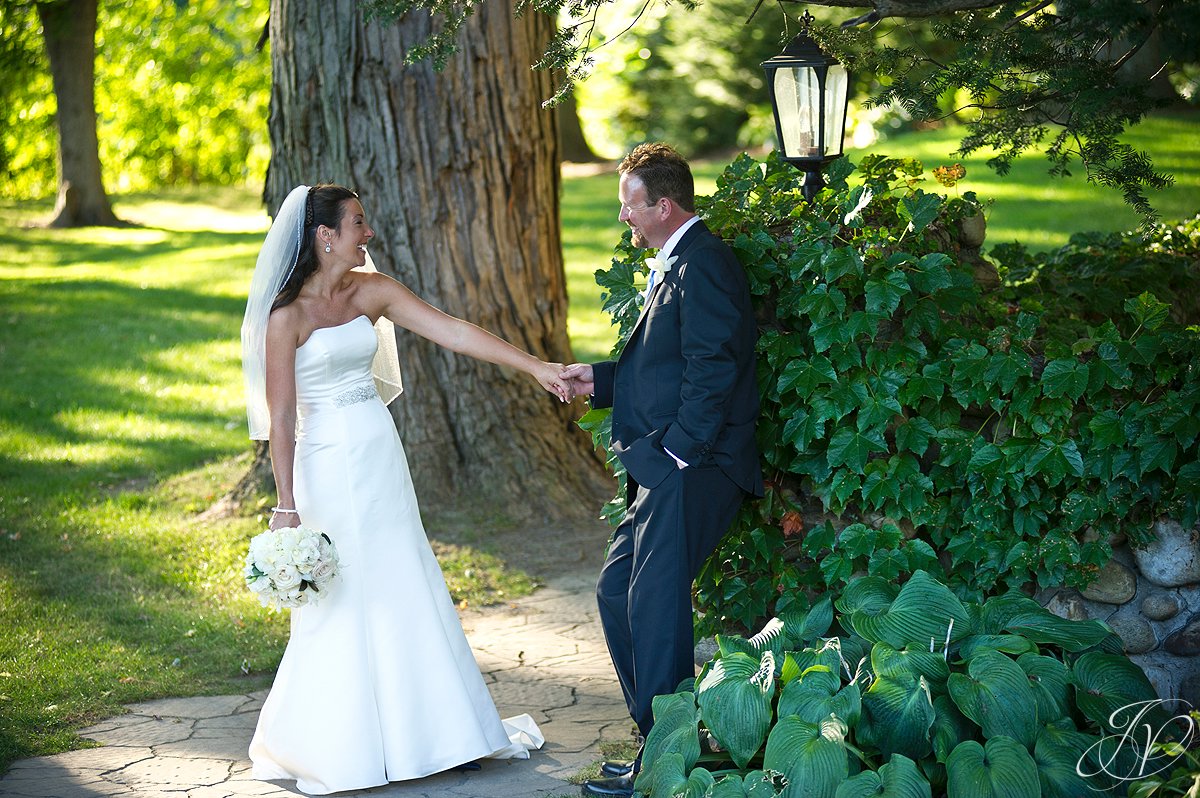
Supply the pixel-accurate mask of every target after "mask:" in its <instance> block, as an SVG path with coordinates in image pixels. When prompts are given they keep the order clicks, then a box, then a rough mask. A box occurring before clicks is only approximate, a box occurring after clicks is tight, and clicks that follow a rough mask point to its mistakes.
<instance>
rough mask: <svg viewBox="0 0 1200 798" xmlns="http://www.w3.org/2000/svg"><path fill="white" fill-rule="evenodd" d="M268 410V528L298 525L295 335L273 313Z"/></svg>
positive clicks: (269, 331)
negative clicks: (271, 479)
mask: <svg viewBox="0 0 1200 798" xmlns="http://www.w3.org/2000/svg"><path fill="white" fill-rule="evenodd" d="M266 376H267V409H268V410H269V411H270V413H271V473H272V474H274V476H275V491H276V494H277V497H278V499H277V504H276V507H277V508H280V509H283V510H292V511H293V512H290V513H280V512H273V513H272V514H271V523H270V528H271V529H278V528H280V527H289V526H299V525H300V514H299V513H297V512H294V511H295V509H296V497H295V495H294V494H293V493H292V466H293V465H294V463H295V461H296V334H295V331H294V330H292V329H290V326H289V325H288V324H287V320H286V318H285V314H282V313H275V314H273V315H272V316H271V320H270V321H269V322H268V323H267V375H266Z"/></svg>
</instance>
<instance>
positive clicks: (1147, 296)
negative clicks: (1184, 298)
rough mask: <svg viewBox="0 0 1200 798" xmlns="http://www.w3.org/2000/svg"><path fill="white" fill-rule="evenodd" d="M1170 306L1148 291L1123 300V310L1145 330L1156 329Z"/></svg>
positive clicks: (1160, 324) (1163, 319)
mask: <svg viewBox="0 0 1200 798" xmlns="http://www.w3.org/2000/svg"><path fill="white" fill-rule="evenodd" d="M1168 310H1170V306H1169V305H1167V304H1166V303H1164V302H1159V301H1158V299H1157V298H1156V297H1155V296H1154V294H1151V293H1150V292H1149V291H1146V292H1143V293H1142V294H1139V295H1138V296H1137V297H1136V298H1132V299H1127V300H1125V312H1126V313H1128V314H1130V315H1131V316H1133V320H1134V321H1136V322H1137V323H1138V326H1140V327H1144V328H1145V329H1147V330H1157V329H1158V328H1159V327H1161V326H1162V323H1163V322H1164V321H1166V320H1167V311H1168Z"/></svg>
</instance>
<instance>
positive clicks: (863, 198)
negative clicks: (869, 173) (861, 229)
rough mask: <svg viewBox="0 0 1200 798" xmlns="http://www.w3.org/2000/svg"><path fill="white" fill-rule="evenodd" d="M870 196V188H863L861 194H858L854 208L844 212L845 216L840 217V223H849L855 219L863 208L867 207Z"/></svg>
mask: <svg viewBox="0 0 1200 798" xmlns="http://www.w3.org/2000/svg"><path fill="white" fill-rule="evenodd" d="M872 196H873V195H872V194H871V189H870V188H863V191H862V194H859V195H858V204H857V205H855V206H854V210H852V211H850V212H849V213H848V214H846V217H845V218H844V219H842V224H850V222H851V221H853V220H854V219H857V218H858V215H859V214H860V213H862V210H863V208H865V207H867V204H868V203H869V202H870V201H871V197H872Z"/></svg>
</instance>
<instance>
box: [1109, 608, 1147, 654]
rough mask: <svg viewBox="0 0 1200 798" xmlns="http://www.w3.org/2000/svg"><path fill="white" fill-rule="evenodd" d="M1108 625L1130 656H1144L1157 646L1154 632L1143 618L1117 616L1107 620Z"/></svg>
mask: <svg viewBox="0 0 1200 798" xmlns="http://www.w3.org/2000/svg"><path fill="white" fill-rule="evenodd" d="M1108 625H1109V626H1111V627H1112V630H1113V631H1114V632H1116V633H1117V636H1118V637H1120V638H1121V642H1122V643H1124V644H1125V651H1126V652H1128V653H1130V654H1144V653H1146V652H1147V651H1149V650H1150V649H1152V648H1154V647H1155V646H1156V645H1158V638H1156V637H1155V636H1154V630H1153V629H1152V628H1151V627H1150V624H1148V623H1147V622H1146V620H1145V619H1144V618H1139V617H1138V616H1137V615H1132V614H1131V615H1118V616H1116V617H1113V618H1109V619H1108Z"/></svg>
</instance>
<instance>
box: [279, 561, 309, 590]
mask: <svg viewBox="0 0 1200 798" xmlns="http://www.w3.org/2000/svg"><path fill="white" fill-rule="evenodd" d="M271 581H272V582H274V583H275V587H277V588H279V589H280V590H290V589H292V588H294V587H300V585H301V583H302V582H304V579H303V578H302V577H301V576H300V571H298V570H297V569H296V566H294V565H281V566H279V567H278V568H276V569H275V572H274V573H273V574H271Z"/></svg>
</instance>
